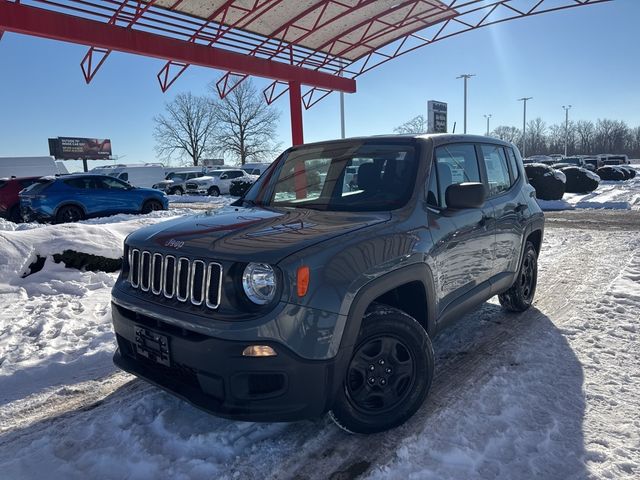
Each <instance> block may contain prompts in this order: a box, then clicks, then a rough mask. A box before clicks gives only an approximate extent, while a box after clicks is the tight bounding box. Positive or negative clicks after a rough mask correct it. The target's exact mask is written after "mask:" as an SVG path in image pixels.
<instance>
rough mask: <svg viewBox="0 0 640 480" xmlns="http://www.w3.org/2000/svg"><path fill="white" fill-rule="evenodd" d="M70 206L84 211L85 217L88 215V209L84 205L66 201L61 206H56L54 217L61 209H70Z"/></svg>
mask: <svg viewBox="0 0 640 480" xmlns="http://www.w3.org/2000/svg"><path fill="white" fill-rule="evenodd" d="M69 206H73V207H78V208H79V209H80V210H82V213H83V215H85V216H87V215H88V213H87V209H86V207H85V206H84V205H83V204H82V203H80V202H77V201H74V200H66V201H64V202H62V203H61V204H59V205H57V206H56V208H55V210H54V211H53V216H54V217H56V216H57V215H58V212H59V211H60V209H61V208H64V207H69Z"/></svg>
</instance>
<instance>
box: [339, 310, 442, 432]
mask: <svg viewBox="0 0 640 480" xmlns="http://www.w3.org/2000/svg"><path fill="white" fill-rule="evenodd" d="M433 371H434V355H433V347H432V346H431V340H430V339H429V336H428V335H427V332H426V331H425V330H424V328H423V327H422V326H421V325H420V324H419V323H418V322H417V321H416V320H415V319H414V318H413V317H410V316H409V315H407V314H406V313H404V312H403V311H401V310H398V309H396V308H393V307H389V306H386V305H374V306H373V307H372V308H371V309H370V310H369V311H368V312H367V313H366V314H365V316H364V318H363V319H362V326H361V328H360V333H359V334H358V339H357V341H356V346H355V348H354V350H353V356H352V358H351V361H350V362H349V366H348V367H347V372H346V374H345V379H344V384H343V385H342V388H341V389H340V391H339V392H338V396H337V399H336V402H335V403H334V405H333V408H332V409H331V411H330V412H329V415H330V416H331V418H332V419H333V421H334V422H335V423H336V424H337V425H338V426H339V427H340V428H342V429H344V430H346V431H348V432H352V433H375V432H381V431H384V430H388V429H390V428H394V427H397V426H398V425H401V424H403V423H404V422H405V421H406V420H407V419H409V418H410V417H411V416H412V415H413V414H414V413H415V412H416V411H417V410H418V408H420V406H421V405H422V403H423V402H424V400H425V398H426V396H427V393H428V392H429V388H430V387H431V381H432V379H433Z"/></svg>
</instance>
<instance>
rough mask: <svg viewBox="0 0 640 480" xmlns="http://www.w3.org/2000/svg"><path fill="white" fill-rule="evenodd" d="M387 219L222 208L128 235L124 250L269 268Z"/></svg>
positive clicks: (372, 215)
mask: <svg viewBox="0 0 640 480" xmlns="http://www.w3.org/2000/svg"><path fill="white" fill-rule="evenodd" d="M390 217H391V216H390V214H388V213H370V212H366V213H350V212H320V211H316V210H306V209H291V210H288V209H287V210H285V209H278V210H276V209H265V208H241V207H226V208H224V209H222V210H219V211H218V212H217V213H215V214H213V213H209V212H207V213H203V214H199V215H193V216H188V217H181V218H178V219H175V220H170V221H168V222H163V223H159V224H156V225H152V226H149V227H145V228H142V229H140V230H138V231H136V232H134V233H132V234H131V235H130V236H129V237H128V239H127V244H129V245H131V246H133V247H136V248H144V249H148V250H150V251H154V252H164V253H172V254H173V255H181V254H182V255H186V256H199V257H204V258H210V259H216V260H231V261H238V262H249V261H259V262H266V263H271V264H275V263H278V262H279V261H280V260H282V259H283V258H285V257H287V256H289V255H291V254H293V253H295V252H297V251H299V250H301V249H304V248H307V247H310V246H312V245H315V244H316V243H319V242H323V241H325V240H328V239H331V238H334V237H338V236H340V235H344V234H346V233H349V232H353V231H355V230H359V229H361V228H365V227H368V226H371V225H375V224H378V223H382V222H385V221H387V220H389V218H390Z"/></svg>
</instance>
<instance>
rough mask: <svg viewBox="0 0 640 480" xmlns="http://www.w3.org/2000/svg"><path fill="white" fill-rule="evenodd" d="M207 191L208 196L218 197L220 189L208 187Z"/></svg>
mask: <svg viewBox="0 0 640 480" xmlns="http://www.w3.org/2000/svg"><path fill="white" fill-rule="evenodd" d="M207 193H208V194H209V196H210V197H219V196H220V189H219V188H218V187H210V188H209V190H208V191H207Z"/></svg>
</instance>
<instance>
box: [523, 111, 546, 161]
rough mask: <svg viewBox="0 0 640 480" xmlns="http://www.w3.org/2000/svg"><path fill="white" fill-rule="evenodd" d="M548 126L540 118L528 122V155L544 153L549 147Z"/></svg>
mask: <svg viewBox="0 0 640 480" xmlns="http://www.w3.org/2000/svg"><path fill="white" fill-rule="evenodd" d="M546 133H547V124H546V123H545V122H544V120H542V119H541V118H540V117H538V118H535V119H533V120H530V121H529V122H527V153H531V155H535V154H540V153H544V152H545V151H546V147H547V138H546Z"/></svg>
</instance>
